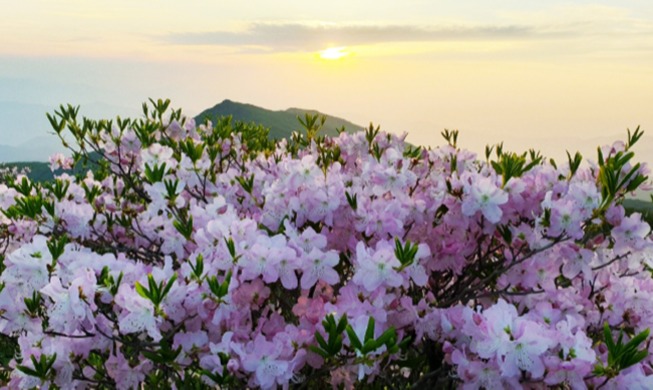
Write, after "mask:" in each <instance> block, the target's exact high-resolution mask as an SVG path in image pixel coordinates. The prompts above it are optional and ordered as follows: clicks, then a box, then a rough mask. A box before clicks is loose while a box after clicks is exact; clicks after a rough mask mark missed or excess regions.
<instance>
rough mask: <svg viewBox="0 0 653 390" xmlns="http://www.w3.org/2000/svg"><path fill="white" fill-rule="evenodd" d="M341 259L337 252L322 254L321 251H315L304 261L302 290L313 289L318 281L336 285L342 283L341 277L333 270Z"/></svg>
mask: <svg viewBox="0 0 653 390" xmlns="http://www.w3.org/2000/svg"><path fill="white" fill-rule="evenodd" d="M339 261H340V258H339V256H338V253H337V252H335V251H328V252H322V251H321V250H319V249H316V248H313V250H312V251H311V252H310V253H309V254H308V255H306V256H304V257H303V259H302V272H303V273H302V279H301V286H302V288H311V287H313V285H314V284H315V283H317V281H318V280H323V281H325V282H327V283H329V284H336V283H338V282H339V281H340V276H339V275H338V273H337V272H336V270H334V269H333V267H335V266H336V265H338V262H339Z"/></svg>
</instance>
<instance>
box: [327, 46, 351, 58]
mask: <svg viewBox="0 0 653 390" xmlns="http://www.w3.org/2000/svg"><path fill="white" fill-rule="evenodd" d="M345 49H346V48H345V47H330V48H328V49H324V50H322V51H321V52H320V58H322V59H324V60H339V59H341V58H343V57H346V56H348V55H349V52H348V51H346V50H345Z"/></svg>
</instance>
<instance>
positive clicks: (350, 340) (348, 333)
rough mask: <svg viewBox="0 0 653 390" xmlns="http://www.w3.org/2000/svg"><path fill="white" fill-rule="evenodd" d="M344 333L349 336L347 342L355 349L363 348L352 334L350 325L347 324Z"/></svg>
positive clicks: (352, 329) (354, 334) (354, 333)
mask: <svg viewBox="0 0 653 390" xmlns="http://www.w3.org/2000/svg"><path fill="white" fill-rule="evenodd" d="M345 331H346V332H347V336H349V342H350V343H351V345H352V346H353V347H354V348H355V349H358V350H360V349H361V348H363V345H362V344H361V341H360V339H359V338H358V336H357V335H356V332H354V328H352V327H351V325H349V324H347V327H346V328H345Z"/></svg>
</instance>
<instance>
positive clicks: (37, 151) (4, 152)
mask: <svg viewBox="0 0 653 390" xmlns="http://www.w3.org/2000/svg"><path fill="white" fill-rule="evenodd" d="M0 106H1V107H4V108H6V111H7V112H11V113H12V115H11V118H12V121H10V122H7V121H5V122H6V123H5V122H0V130H2V128H3V127H5V126H6V127H7V129H9V128H10V127H12V126H16V127H15V130H13V131H19V132H21V134H22V135H26V134H39V133H45V132H44V131H40V132H39V131H36V130H34V129H33V127H34V126H35V123H40V122H38V121H35V120H32V121H29V120H28V118H29V117H33V116H34V115H36V113H37V112H38V115H41V116H42V118H43V120H42V121H41V122H44V126H49V125H48V124H47V120H46V119H45V113H46V112H50V111H52V110H50V109H48V108H47V107H46V106H43V105H34V107H29V106H28V105H24V104H8V103H7V104H5V103H2V102H0ZM30 109H31V110H30ZM0 112H2V110H0ZM85 113H86V111H85V110H84V108H83V107H82V114H85ZM306 113H309V114H321V115H326V117H327V120H326V122H325V124H324V127H323V130H322V131H321V134H328V135H335V134H336V130H335V129H336V128H341V127H343V126H344V127H345V129H346V131H347V132H355V131H358V130H360V129H361V128H362V127H361V126H359V125H356V124H353V123H351V122H349V121H347V120H345V119H341V118H337V117H335V116H331V115H328V114H322V113H320V112H318V111H315V110H304V109H300V108H289V109H287V110H283V111H272V110H267V109H265V108H261V107H257V106H254V105H251V104H245V103H238V102H234V101H231V100H224V101H223V102H222V103H220V104H217V105H215V106H214V107H212V108H209V109H206V110H204V111H202V112H201V113H200V114H199V115H197V116H196V117H195V119H196V121H197V123H202V122H203V121H204V120H205V119H209V120H211V121H215V120H216V119H217V118H220V117H224V116H229V115H231V116H232V117H233V119H234V120H236V121H242V122H248V123H249V122H254V123H257V124H261V125H263V126H265V127H267V128H269V129H270V137H271V138H273V139H281V138H285V137H289V136H290V134H291V133H292V132H293V131H301V126H300V124H299V121H298V120H297V117H298V116H301V117H303V116H304V114H306ZM92 117H94V118H95V117H97V115H94V116H93V115H92ZM27 124H30V125H31V126H32V127H30V128H29V130H28V131H26V127H25V126H26V125H27ZM12 128H13V127H12ZM0 142H1V140H0ZM65 151H66V150H65V149H64V148H63V146H62V145H61V142H60V141H59V139H58V138H57V137H56V136H55V135H54V134H47V133H46V134H43V135H39V136H32V137H31V138H29V139H28V140H27V141H25V142H23V143H21V144H18V145H3V144H0V163H9V162H19V161H20V162H26V161H31V162H33V161H36V162H38V161H41V162H43V161H47V160H48V157H49V156H50V155H52V154H54V153H59V152H65Z"/></svg>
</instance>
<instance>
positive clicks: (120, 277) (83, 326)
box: [0, 101, 653, 389]
mask: <svg viewBox="0 0 653 390" xmlns="http://www.w3.org/2000/svg"><path fill="white" fill-rule="evenodd" d="M168 105H169V102H168V101H157V102H152V104H151V105H144V117H143V118H142V119H138V120H125V119H120V118H117V119H116V120H114V121H92V120H88V119H79V118H77V109H76V108H73V107H70V106H69V107H61V110H60V111H58V112H57V113H55V114H54V115H50V116H49V118H50V122H51V123H52V125H53V127H54V129H55V131H56V132H57V133H58V134H60V135H63V133H65V132H68V133H69V135H70V136H71V137H72V138H71V139H74V140H75V142H74V143H71V146H70V147H71V149H72V151H73V152H74V157H73V159H72V160H69V159H67V158H65V157H63V156H57V157H55V158H54V159H53V160H52V164H53V168H60V167H63V168H66V167H71V166H74V165H75V164H76V163H78V162H79V161H82V160H84V159H87V160H93V161H95V163H97V165H98V166H99V168H98V169H96V170H95V171H94V172H89V173H88V174H87V175H86V176H79V177H77V178H75V177H72V176H70V175H67V174H62V175H60V176H58V177H57V179H56V180H54V181H52V182H49V183H45V184H38V183H33V182H31V181H29V180H28V179H27V178H26V177H24V176H22V175H20V174H10V175H7V176H6V178H5V184H0V209H1V210H2V216H0V244H1V245H2V247H1V250H2V252H1V253H2V258H3V262H2V266H1V268H0V283H1V285H0V286H1V287H0V288H1V291H0V346H3V345H4V348H3V351H6V350H7V349H12V348H15V351H13V352H15V353H12V354H11V355H13V356H9V354H6V355H4V354H0V364H2V366H3V367H2V372H0V374H2V375H4V377H3V378H0V382H4V383H5V385H6V386H8V387H9V388H33V387H41V388H47V387H56V388H76V387H79V388H83V387H87V388H105V389H109V388H116V387H117V388H121V389H128V388H140V386H143V385H144V386H146V387H147V388H170V387H172V388H181V387H183V388H204V387H211V386H215V385H220V386H221V387H222V388H234V389H240V388H244V387H246V386H249V387H261V388H276V387H278V386H282V387H285V388H288V387H292V388H310V389H312V388H330V387H332V386H333V387H334V388H411V387H412V388H434V387H447V386H462V388H465V389H479V388H485V389H497V388H541V387H547V386H553V387H555V386H557V387H559V388H574V389H580V388H586V387H593V388H599V387H602V388H611V389H622V388H632V389H636V388H653V376H651V374H652V373H653V368H652V365H651V363H652V361H651V357H650V356H649V354H648V349H649V347H650V344H649V340H648V329H649V328H650V327H651V325H652V323H653V299H652V298H653V278H652V272H651V271H652V270H653V268H652V267H653V261H652V260H653V259H652V257H651V255H652V253H653V252H651V242H650V240H649V232H650V227H649V226H648V224H646V223H645V222H643V221H642V220H641V218H640V215H639V214H636V213H635V214H631V215H629V216H627V215H626V214H625V212H624V208H623V206H622V205H621V203H622V201H623V197H624V195H625V194H626V193H627V192H631V191H633V190H635V189H636V188H637V187H638V186H640V185H642V184H644V183H645V182H646V180H647V176H646V175H647V173H648V171H647V168H646V167H645V166H643V165H640V164H634V163H633V162H632V159H633V153H632V151H631V150H630V149H631V146H632V145H633V144H634V143H635V142H636V141H637V140H638V139H639V138H640V137H641V134H642V133H641V132H640V131H639V130H637V131H635V132H634V133H630V132H629V133H628V139H627V142H625V143H620V142H617V143H615V144H614V145H612V146H609V147H604V148H601V149H599V155H598V161H597V162H589V163H587V164H581V157H580V155H578V154H577V155H575V156H573V157H572V156H571V155H570V156H569V161H567V162H565V163H563V164H556V163H555V162H554V161H550V160H549V161H547V160H545V159H544V158H543V157H542V156H540V155H539V154H538V153H536V152H534V151H531V152H529V153H524V154H515V153H511V152H506V151H504V150H503V148H502V147H501V145H497V146H496V147H494V148H488V149H487V152H486V155H485V156H484V159H478V158H477V157H476V156H475V155H474V154H473V153H470V152H468V151H465V150H463V149H460V148H458V147H457V145H456V141H457V133H456V132H448V131H445V132H444V133H443V135H444V137H445V138H446V139H447V141H448V145H447V146H444V147H440V148H436V149H425V148H421V147H414V146H411V145H407V144H406V143H405V142H404V140H403V138H402V137H398V136H395V135H391V134H385V133H383V132H381V131H380V130H379V129H378V128H374V127H373V126H370V128H369V129H368V130H367V131H365V132H358V133H355V134H348V133H345V132H343V133H341V134H339V136H338V137H334V138H332V137H322V136H320V135H319V134H320V133H319V128H320V124H321V123H323V122H322V121H321V120H320V119H319V118H318V117H317V116H311V115H306V116H305V117H304V118H302V121H301V123H302V124H303V126H304V127H305V128H306V136H303V135H300V134H296V135H294V136H293V137H292V139H290V140H281V141H279V142H276V143H273V142H270V141H269V140H268V138H267V134H266V133H265V131H261V129H260V128H258V127H255V126H254V127H252V126H249V125H242V124H239V125H237V126H234V124H232V123H231V122H230V121H229V120H221V121H218V122H216V123H215V124H210V123H206V124H201V125H199V126H196V124H195V123H194V121H193V120H187V119H185V118H184V117H183V116H182V114H181V112H180V111H174V110H169V108H168Z"/></svg>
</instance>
